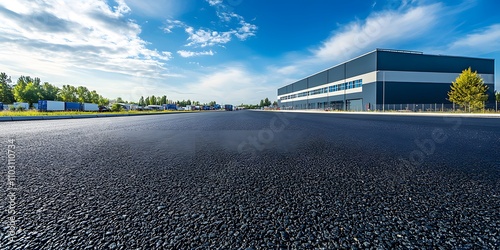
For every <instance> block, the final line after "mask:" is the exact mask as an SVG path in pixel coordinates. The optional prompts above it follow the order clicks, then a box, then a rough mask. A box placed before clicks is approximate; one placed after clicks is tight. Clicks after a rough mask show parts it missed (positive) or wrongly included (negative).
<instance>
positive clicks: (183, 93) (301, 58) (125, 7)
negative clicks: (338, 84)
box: [0, 0, 500, 104]
mask: <svg viewBox="0 0 500 250" xmlns="http://www.w3.org/2000/svg"><path fill="white" fill-rule="evenodd" d="M498 10H500V2H499V1H496V0H463V1H459V0H457V1H432V0H399V1H396V0H385V1H381V0H377V1H369V0H351V1H334V0H331V1H325V0H294V1H289V0H287V1H285V0H274V1H269V0H182V1H181V0H154V1H153V0H109V1H105V0H79V1H70V0H36V1H26V0H0V58H1V60H0V72H5V73H7V74H8V75H9V76H11V77H12V80H13V82H15V81H16V80H17V78H18V77H19V76H21V75H25V76H26V75H29V76H31V77H40V78H41V80H42V82H45V81H47V82H50V83H52V84H54V85H56V86H58V87H62V85H64V84H70V85H74V86H79V85H83V86H86V87H87V88H89V89H90V90H96V91H97V92H98V93H100V94H101V95H103V96H105V97H107V98H110V99H114V98H116V97H122V98H123V99H125V100H129V101H136V102H137V101H138V100H139V98H140V96H150V95H156V96H158V95H166V96H167V98H168V99H170V100H183V99H185V100H187V99H190V100H197V101H200V102H202V103H204V102H210V101H216V102H217V103H221V104H227V103H232V104H241V103H245V104H257V103H259V102H260V100H261V99H264V98H266V97H267V98H269V99H270V100H272V101H274V100H276V97H277V89H278V88H279V87H282V86H284V85H287V84H289V83H292V82H294V81H296V80H299V79H301V78H304V77H306V76H309V75H311V74H313V73H316V72H319V71H321V70H324V69H326V68H329V67H332V66H334V65H336V64H338V63H341V62H343V61H345V60H348V59H351V58H353V57H356V56H359V55H362V54H364V53H367V52H370V51H373V50H375V49H376V48H386V49H401V50H416V51H422V52H424V53H426V54H444V55H458V56H472V57H484V58H493V59H495V60H496V61H495V70H496V72H499V68H500V67H499V66H498V65H499V64H498V60H499V59H500V14H499V12H498ZM495 78H496V79H495V81H496V83H497V84H496V86H497V87H496V88H497V89H499V87H500V85H499V84H498V83H499V74H498V73H497V74H496V76H495Z"/></svg>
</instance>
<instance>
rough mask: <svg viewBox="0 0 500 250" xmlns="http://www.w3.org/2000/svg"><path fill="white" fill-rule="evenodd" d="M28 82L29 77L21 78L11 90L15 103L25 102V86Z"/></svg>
mask: <svg viewBox="0 0 500 250" xmlns="http://www.w3.org/2000/svg"><path fill="white" fill-rule="evenodd" d="M29 81H31V77H29V76H21V77H19V78H18V79H17V83H16V85H14V89H13V93H14V99H15V100H16V101H18V102H23V101H24V100H25V92H26V86H27V85H28V83H29Z"/></svg>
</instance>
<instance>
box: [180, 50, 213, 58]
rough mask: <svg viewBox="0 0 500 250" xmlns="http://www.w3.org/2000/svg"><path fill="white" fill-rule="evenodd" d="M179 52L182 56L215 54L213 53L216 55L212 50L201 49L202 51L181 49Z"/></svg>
mask: <svg viewBox="0 0 500 250" xmlns="http://www.w3.org/2000/svg"><path fill="white" fill-rule="evenodd" d="M177 54H179V55H180V56H182V57H184V58H188V57H193V56H213V55H215V53H214V52H213V51H212V50H209V51H201V52H194V51H187V50H179V51H177Z"/></svg>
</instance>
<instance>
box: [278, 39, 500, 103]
mask: <svg viewBox="0 0 500 250" xmlns="http://www.w3.org/2000/svg"><path fill="white" fill-rule="evenodd" d="M469 67H471V68H472V70H473V71H477V72H478V74H480V75H481V77H482V78H483V79H484V83H485V84H486V85H487V86H488V95H489V99H488V101H487V102H486V104H487V106H490V107H491V106H492V105H494V102H495V97H494V79H495V72H494V71H495V61H494V59H484V58H471V57H461V56H444V55H428V54H424V53H422V52H417V51H403V50H387V49H376V50H374V51H372V52H369V53H367V54H364V55H362V56H359V57H357V58H354V59H351V60H349V61H346V62H344V63H341V64H339V65H337V66H334V67H332V68H330V69H327V70H324V71H322V72H319V73H317V74H314V75H311V76H309V77H306V78H304V79H301V80H299V81H296V82H294V83H292V84H289V85H287V86H284V87H282V88H279V89H278V105H279V107H280V108H281V109H337V110H375V109H379V110H381V109H415V108H417V109H418V107H419V105H420V107H421V108H422V107H437V106H438V104H439V107H441V106H443V105H451V103H450V102H449V101H448V100H447V98H448V95H447V93H448V91H449V90H450V86H451V82H452V81H455V79H456V78H457V77H458V76H459V75H460V73H462V71H463V70H464V69H467V68H469ZM412 105H413V106H412Z"/></svg>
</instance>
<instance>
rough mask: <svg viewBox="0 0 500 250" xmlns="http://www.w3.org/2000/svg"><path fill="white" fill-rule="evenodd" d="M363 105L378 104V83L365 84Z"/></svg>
mask: <svg viewBox="0 0 500 250" xmlns="http://www.w3.org/2000/svg"><path fill="white" fill-rule="evenodd" d="M362 93H363V105H364V106H365V107H366V105H367V104H370V107H371V106H373V105H375V104H377V83H376V82H373V83H368V84H363V92H362Z"/></svg>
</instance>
